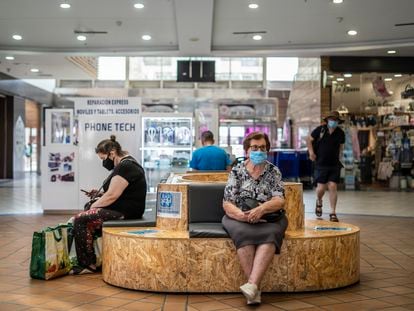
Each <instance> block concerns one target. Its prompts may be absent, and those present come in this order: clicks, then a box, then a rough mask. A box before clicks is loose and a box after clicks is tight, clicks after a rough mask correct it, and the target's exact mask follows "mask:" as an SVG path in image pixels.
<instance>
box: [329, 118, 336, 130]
mask: <svg viewBox="0 0 414 311" xmlns="http://www.w3.org/2000/svg"><path fill="white" fill-rule="evenodd" d="M337 126H338V121H335V120H328V127H329V128H330V129H334V128H335V127H337Z"/></svg>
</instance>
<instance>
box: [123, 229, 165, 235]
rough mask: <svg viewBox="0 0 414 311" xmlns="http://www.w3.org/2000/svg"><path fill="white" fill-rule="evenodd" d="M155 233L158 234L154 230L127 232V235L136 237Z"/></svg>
mask: <svg viewBox="0 0 414 311" xmlns="http://www.w3.org/2000/svg"><path fill="white" fill-rule="evenodd" d="M157 232H159V230H155V229H144V230H134V231H127V233H131V234H138V235H144V234H152V233H157Z"/></svg>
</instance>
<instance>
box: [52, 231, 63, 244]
mask: <svg viewBox="0 0 414 311" xmlns="http://www.w3.org/2000/svg"><path fill="white" fill-rule="evenodd" d="M56 229H57V230H56ZM52 232H53V237H54V238H55V240H56V242H60V240H62V237H63V236H62V228H55V230H53V231H52ZM57 233H58V234H57Z"/></svg>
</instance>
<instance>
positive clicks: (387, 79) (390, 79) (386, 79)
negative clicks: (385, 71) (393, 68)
mask: <svg viewBox="0 0 414 311" xmlns="http://www.w3.org/2000/svg"><path fill="white" fill-rule="evenodd" d="M384 81H392V78H385V79H384Z"/></svg>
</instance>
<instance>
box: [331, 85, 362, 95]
mask: <svg viewBox="0 0 414 311" xmlns="http://www.w3.org/2000/svg"><path fill="white" fill-rule="evenodd" d="M359 91H360V90H359V87H348V86H345V85H335V93H352V92H359Z"/></svg>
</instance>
